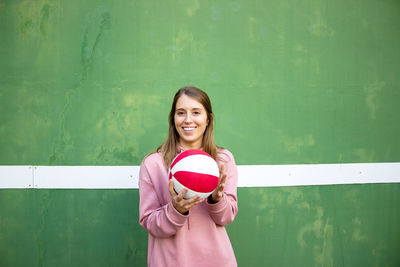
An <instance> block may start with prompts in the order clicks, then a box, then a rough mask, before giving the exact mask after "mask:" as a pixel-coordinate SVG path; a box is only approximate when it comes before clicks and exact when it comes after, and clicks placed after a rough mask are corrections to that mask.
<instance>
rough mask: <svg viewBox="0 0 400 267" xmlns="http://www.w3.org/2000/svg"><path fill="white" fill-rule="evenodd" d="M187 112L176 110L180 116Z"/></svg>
mask: <svg viewBox="0 0 400 267" xmlns="http://www.w3.org/2000/svg"><path fill="white" fill-rule="evenodd" d="M184 114H185V113H184V112H183V111H177V112H176V115H178V116H182V115H184Z"/></svg>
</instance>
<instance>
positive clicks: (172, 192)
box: [168, 179, 176, 197]
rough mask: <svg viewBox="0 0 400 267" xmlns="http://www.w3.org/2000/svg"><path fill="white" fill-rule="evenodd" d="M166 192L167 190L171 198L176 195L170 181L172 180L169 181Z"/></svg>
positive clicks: (172, 183)
mask: <svg viewBox="0 0 400 267" xmlns="http://www.w3.org/2000/svg"><path fill="white" fill-rule="evenodd" d="M168 190H169V193H170V194H171V197H174V196H175V195H176V193H175V190H174V182H173V181H172V179H170V180H169V184H168Z"/></svg>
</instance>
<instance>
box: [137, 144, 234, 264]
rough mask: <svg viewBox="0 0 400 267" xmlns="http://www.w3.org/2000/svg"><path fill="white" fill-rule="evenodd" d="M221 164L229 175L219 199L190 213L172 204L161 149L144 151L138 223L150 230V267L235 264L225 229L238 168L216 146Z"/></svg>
mask: <svg viewBox="0 0 400 267" xmlns="http://www.w3.org/2000/svg"><path fill="white" fill-rule="evenodd" d="M218 156H219V158H220V160H219V162H218V163H219V165H221V164H223V165H224V167H225V171H226V173H227V180H226V183H225V192H224V196H223V198H222V199H221V200H220V201H219V202H218V203H216V204H209V203H207V201H204V202H202V203H200V204H198V205H196V206H193V207H192V208H191V209H190V211H189V214H188V215H182V214H180V213H179V212H178V211H177V210H176V209H175V208H174V206H173V205H172V202H171V196H170V193H169V191H168V182H169V179H168V173H167V170H166V167H165V164H164V161H163V159H162V155H161V153H152V154H150V155H148V156H147V157H146V158H145V159H144V160H143V162H142V165H141V166H140V174H139V193H140V204H139V223H140V225H141V226H143V228H144V229H146V230H147V231H148V232H149V240H148V257H147V263H148V266H155V267H164V266H165V267H168V266H171V267H180V266H182V267H187V266H190V267H196V266H202V267H203V266H207V267H213V266H218V267H225V266H237V263H236V258H235V255H234V252H233V249H232V246H231V243H230V241H229V237H228V235H227V233H226V230H225V227H224V226H225V225H227V224H229V223H231V222H232V221H233V219H234V218H235V216H236V214H237V211H238V207H237V197H236V187H237V168H236V164H235V160H234V158H233V155H232V154H231V153H230V152H229V151H228V150H226V149H219V151H218Z"/></svg>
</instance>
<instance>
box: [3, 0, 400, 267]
mask: <svg viewBox="0 0 400 267" xmlns="http://www.w3.org/2000/svg"><path fill="white" fill-rule="evenodd" d="M399 11H400V5H399V2H398V1H376V0H367V1H344V0H339V1H335V2H332V1H327V0H323V1H315V0H306V1H294V0H293V1H257V0H254V1H217V2H216V1H208V0H207V1H198V0H189V1H170V0H168V1H153V0H151V1H127V0H124V1H95V0H87V1H76V0H72V1H61V0H58V1H50V0H34V1H31V0H29V1H28V0H26V1H22V0H13V1H6V0H3V1H0V44H1V45H0V165H139V164H140V162H141V160H142V158H143V157H144V156H145V155H146V154H148V153H149V152H151V151H153V150H154V149H155V148H156V147H157V146H158V145H159V144H160V143H161V142H162V141H163V140H164V138H165V137H166V134H167V127H168V124H167V115H168V112H169V108H170V103H171V100H172V97H173V94H174V93H175V92H176V90H177V89H178V88H180V87H182V86H184V85H196V86H198V87H200V88H203V89H204V90H205V91H207V92H208V94H209V95H210V97H211V100H212V102H213V105H214V111H215V116H216V127H215V136H216V140H217V143H218V144H219V145H221V146H224V147H226V148H228V149H230V150H231V151H232V152H233V154H234V155H235V158H236V161H237V163H238V164H251V165H254V164H292V163H293V164H295V163H296V164H297V163H306V164H308V163H312V164H317V163H342V162H367V163H368V162H399V161H400V138H399V136H400V124H399V121H400V105H399V103H400V90H399V89H400V76H399V75H398V70H399V69H400V53H399V47H400V34H399V29H400V16H399V15H398V14H399ZM399 195H400V187H399V184H385V185H380V184H371V185H342V186H338V185H334V186H313V187H281V188H240V189H239V209H240V211H239V215H238V217H237V219H236V220H235V222H234V223H233V224H232V225H230V226H229V227H228V231H229V234H230V237H231V240H232V244H233V246H234V249H235V252H236V255H237V258H238V262H239V265H240V266H267V265H268V264H270V265H271V266H399V265H400V257H399V256H398V253H397V252H398V251H400V238H399V237H400V233H399V227H398V225H399V224H400V214H399V210H398V206H399V205H400V199H399ZM137 207H138V192H137V190H51V189H50V190H32V189H31V190H0V266H55V265H57V266H71V265H74V266H92V265H96V266H145V264H146V263H145V262H146V253H147V251H146V248H147V233H146V232H145V231H144V230H143V229H141V228H140V227H139V225H138V223H137V221H138V209H137Z"/></svg>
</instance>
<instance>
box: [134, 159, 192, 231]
mask: <svg viewBox="0 0 400 267" xmlns="http://www.w3.org/2000/svg"><path fill="white" fill-rule="evenodd" d="M151 169H152V170H153V172H152V174H150V173H149V171H148V168H147V166H146V159H145V160H144V161H143V163H142V165H141V166H140V172H139V194H140V203H139V223H140V225H141V226H142V227H143V228H144V229H145V230H147V231H148V232H149V233H150V234H152V235H153V236H155V237H170V236H173V235H175V234H176V232H177V231H178V230H179V229H180V228H181V227H182V226H183V225H184V224H185V222H186V219H187V216H185V215H182V214H181V213H179V212H178V211H177V210H176V209H175V208H174V206H173V205H172V201H169V202H168V203H166V204H163V203H161V201H160V199H159V194H161V191H162V190H163V189H162V188H160V187H161V186H160V185H161V184H162V183H160V181H156V180H155V179H157V178H159V177H157V176H159V170H157V168H156V166H155V167H154V168H151ZM161 178H163V176H161ZM153 179H154V182H153ZM165 179H167V177H165Z"/></svg>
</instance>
